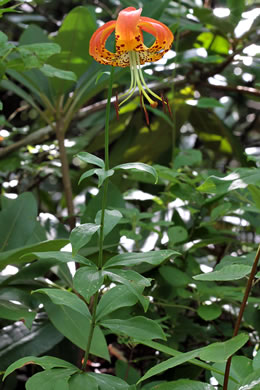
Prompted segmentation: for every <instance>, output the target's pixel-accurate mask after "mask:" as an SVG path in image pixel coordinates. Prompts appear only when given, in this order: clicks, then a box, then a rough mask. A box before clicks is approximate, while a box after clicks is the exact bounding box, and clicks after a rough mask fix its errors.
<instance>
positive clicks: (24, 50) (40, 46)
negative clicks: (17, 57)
mask: <svg viewBox="0 0 260 390" xmlns="http://www.w3.org/2000/svg"><path fill="white" fill-rule="evenodd" d="M17 50H18V51H19V53H20V54H21V57H22V59H23V61H24V63H25V66H26V68H27V69H30V68H34V67H41V66H43V64H44V62H45V61H46V60H47V59H48V58H49V57H51V56H52V55H54V54H57V53H60V50H61V49H60V46H59V45H57V44H56V43H49V42H44V43H32V44H29V45H20V46H18V47H17Z"/></svg>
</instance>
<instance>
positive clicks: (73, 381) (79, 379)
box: [69, 372, 99, 390]
mask: <svg viewBox="0 0 260 390" xmlns="http://www.w3.org/2000/svg"><path fill="white" fill-rule="evenodd" d="M80 389H88V390H99V387H98V383H97V382H96V380H95V378H92V377H91V376H90V375H89V374H88V373H86V372H80V373H76V374H74V375H73V376H72V377H71V378H70V380H69V390H80Z"/></svg>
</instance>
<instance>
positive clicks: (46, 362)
mask: <svg viewBox="0 0 260 390" xmlns="http://www.w3.org/2000/svg"><path fill="white" fill-rule="evenodd" d="M27 364H37V365H39V366H41V367H42V368H44V369H45V370H50V369H51V368H54V367H59V368H69V369H72V370H73V369H74V370H75V369H76V370H78V368H77V367H76V366H74V365H73V364H71V363H69V362H66V361H65V360H62V359H59V358H56V357H53V356H43V357H35V356H26V357H23V358H21V359H19V360H17V361H16V362H14V363H12V364H11V365H10V366H9V367H8V368H7V370H6V371H5V374H4V377H3V380H4V379H5V378H6V377H7V376H8V375H10V374H11V373H12V372H14V371H15V370H17V369H18V368H21V367H24V366H25V365H27Z"/></svg>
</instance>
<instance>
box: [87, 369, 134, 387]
mask: <svg viewBox="0 0 260 390" xmlns="http://www.w3.org/2000/svg"><path fill="white" fill-rule="evenodd" d="M88 375H89V376H90V377H91V378H93V379H95V381H96V383H97V384H98V386H99V390H129V385H128V383H126V382H125V381H123V380H122V379H120V378H117V377H115V376H112V375H107V374H96V373H94V372H90V373H89V374H88Z"/></svg>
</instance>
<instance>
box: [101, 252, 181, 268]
mask: <svg viewBox="0 0 260 390" xmlns="http://www.w3.org/2000/svg"><path fill="white" fill-rule="evenodd" d="M173 255H175V256H177V255H179V253H178V252H176V251H172V250H161V251H153V252H144V253H122V254H120V255H117V256H114V257H112V258H111V259H109V260H108V261H107V262H106V264H105V266H104V269H107V268H111V267H115V266H116V267H118V266H122V265H123V266H127V267H133V266H135V265H140V264H141V263H142V262H144V263H148V264H152V265H159V264H161V263H162V262H163V261H164V260H166V259H167V258H168V257H170V256H173Z"/></svg>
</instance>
